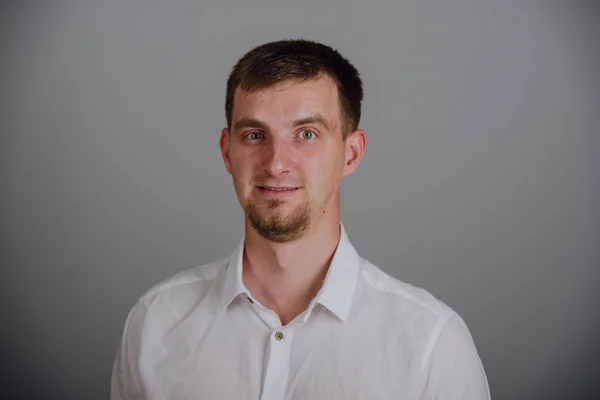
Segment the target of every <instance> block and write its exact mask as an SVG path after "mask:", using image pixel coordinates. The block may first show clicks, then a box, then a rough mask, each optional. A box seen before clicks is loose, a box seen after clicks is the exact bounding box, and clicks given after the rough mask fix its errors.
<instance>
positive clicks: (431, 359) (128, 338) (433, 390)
mask: <svg viewBox="0 0 600 400" xmlns="http://www.w3.org/2000/svg"><path fill="white" fill-rule="evenodd" d="M340 227H341V228H340V229H341V239H340V242H339V244H338V247H337V249H336V252H335V255H334V257H333V260H332V262H331V265H330V267H329V270H328V272H327V276H326V279H325V282H324V284H323V286H322V288H321V290H320V291H319V293H318V294H317V295H316V296H315V298H314V299H313V300H312V302H311V304H310V306H309V307H308V308H307V309H306V311H304V312H303V313H302V314H300V315H298V316H297V317H296V318H295V319H294V320H293V321H291V322H290V323H289V324H288V325H287V326H281V322H280V320H279V317H278V316H277V314H275V313H274V312H273V311H270V310H269V309H267V308H265V307H263V306H262V305H261V304H260V303H259V302H258V301H257V300H256V299H255V298H253V297H252V294H251V293H250V292H249V291H248V289H247V288H246V287H245V286H244V284H243V282H242V255H243V250H244V239H243V238H242V241H241V243H240V244H239V246H238V247H237V249H236V250H235V251H234V252H233V254H232V255H231V256H229V257H227V258H224V259H222V260H219V261H215V262H212V263H210V264H207V265H203V266H200V267H197V268H194V269H190V270H187V271H184V272H182V273H179V274H178V275H175V276H174V277H172V278H170V279H168V280H166V281H164V282H162V283H160V284H158V285H156V286H155V287H153V288H152V289H150V290H149V291H147V292H146V293H145V294H144V295H143V296H142V297H141V298H140V300H139V301H138V302H137V303H136V304H135V306H134V307H133V308H132V310H131V311H130V313H129V315H128V317H127V320H126V322H125V327H124V332H123V337H122V342H121V345H120V347H119V349H118V352H117V356H116V358H115V363H114V368H113V373H112V379H111V399H112V400H121V399H123V400H125V399H128V400H130V399H148V400H159V399H161V400H167V399H168V400H183V399H199V400H209V399H210V400H213V399H214V400H226V399H236V400H242V399H248V400H250V399H252V400H255V399H262V400H276V399H277V400H283V399H285V400H304V399H307V400H308V399H310V400H321V399H323V400H335V399H344V400H345V399H377V400H384V399H443V400H451V399H469V400H471V399H472V400H480V399H485V400H487V399H489V398H490V393H489V388H488V383H487V379H486V375H485V372H484V369H483V366H482V363H481V360H480V358H479V355H478V353H477V350H476V348H475V345H474V343H473V340H472V337H471V334H470V332H469V330H468V328H467V326H466V325H465V323H464V322H463V320H462V319H461V317H460V316H459V315H457V314H456V313H455V312H454V311H453V310H452V309H450V308H449V307H448V306H446V305H445V304H443V303H442V302H441V301H439V300H437V299H436V298H434V297H433V296H432V295H431V294H429V293H428V292H427V291H425V290H423V289H419V288H416V287H414V286H412V285H409V284H407V283H403V282H401V281H399V280H397V279H395V278H393V277H391V276H390V275H388V274H386V273H384V272H383V271H382V270H380V269H379V268H378V267H376V266H374V265H373V264H371V263H370V262H368V261H367V260H365V259H362V258H361V257H359V255H358V254H357V252H356V250H355V248H354V247H353V246H352V244H351V243H350V241H349V240H348V237H347V235H346V232H345V230H344V227H343V225H341V224H340Z"/></svg>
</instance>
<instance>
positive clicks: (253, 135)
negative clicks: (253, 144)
mask: <svg viewBox="0 0 600 400" xmlns="http://www.w3.org/2000/svg"><path fill="white" fill-rule="evenodd" d="M262 136H263V134H262V133H260V132H250V133H248V134H247V135H246V137H247V138H248V139H250V140H258V139H262Z"/></svg>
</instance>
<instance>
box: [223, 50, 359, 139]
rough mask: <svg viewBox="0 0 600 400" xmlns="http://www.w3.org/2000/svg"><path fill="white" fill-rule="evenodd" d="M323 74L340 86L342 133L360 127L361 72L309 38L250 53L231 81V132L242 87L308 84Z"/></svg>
mask: <svg viewBox="0 0 600 400" xmlns="http://www.w3.org/2000/svg"><path fill="white" fill-rule="evenodd" d="M322 74H327V75H329V76H330V77H331V78H332V79H333V80H334V81H335V83H336V84H337V87H338V97H339V100H340V110H341V115H342V134H343V135H344V138H345V137H346V135H347V134H348V133H350V132H352V131H354V130H356V129H357V128H358V124H359V122H360V115H361V103H362V100H363V87H362V81H361V78H360V75H359V73H358V70H357V69H356V68H355V67H354V66H353V65H352V64H351V63H350V62H349V61H348V60H347V59H346V58H344V57H343V56H342V55H341V54H340V53H339V52H338V51H337V50H334V49H332V48H331V47H329V46H326V45H324V44H321V43H317V42H314V41H311V40H305V39H287V40H280V41H276V42H270V43H265V44H263V45H260V46H258V47H255V48H253V49H252V50H250V51H249V52H248V53H246V54H245V55H244V56H243V57H242V58H241V59H240V60H239V61H238V62H237V63H236V65H235V66H234V67H233V69H232V71H231V73H230V75H229V78H228V79H227V92H226V95H225V116H226V118H227V126H228V128H230V129H231V118H232V114H233V98H234V94H235V91H236V89H237V88H238V87H239V88H241V89H242V90H244V91H252V90H258V89H264V88H267V87H270V86H272V85H275V84H278V83H281V82H284V81H288V80H296V81H308V80H311V79H317V78H319V77H320V76H321V75H322Z"/></svg>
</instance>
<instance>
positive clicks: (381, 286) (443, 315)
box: [361, 259, 456, 320]
mask: <svg viewBox="0 0 600 400" xmlns="http://www.w3.org/2000/svg"><path fill="white" fill-rule="evenodd" d="M361 277H362V279H363V280H364V282H365V283H366V284H367V285H368V286H369V287H370V288H371V289H373V290H374V291H375V292H377V293H379V294H380V295H382V296H386V297H388V298H389V301H390V302H391V303H392V304H394V303H396V305H402V307H403V308H404V309H406V308H408V309H411V310H412V311H414V312H417V313H423V314H426V315H430V316H431V317H433V318H435V319H440V320H447V319H449V318H450V317H452V316H453V315H456V312H455V311H454V310H453V309H452V308H451V307H449V306H448V305H447V304H446V303H444V302H443V301H441V300H440V299H438V298H437V297H435V296H434V295H433V294H432V293H430V292H429V291H427V290H426V289H424V288H421V287H418V286H414V285H412V284H410V283H408V282H404V281H401V280H399V279H397V278H395V277H393V276H391V275H390V274H388V273H386V272H384V271H383V270H382V269H380V268H379V267H377V266H375V265H373V264H372V263H371V262H369V261H368V260H364V259H361Z"/></svg>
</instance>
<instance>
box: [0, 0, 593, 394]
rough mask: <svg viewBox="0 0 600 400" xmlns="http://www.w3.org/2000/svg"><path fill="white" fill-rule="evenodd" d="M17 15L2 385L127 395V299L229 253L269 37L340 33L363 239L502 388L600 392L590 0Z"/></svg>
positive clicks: (111, 6) (350, 195)
mask: <svg viewBox="0 0 600 400" xmlns="http://www.w3.org/2000/svg"><path fill="white" fill-rule="evenodd" d="M1 7H2V8H1V16H0V35H1V36H0V60H1V62H0V129H1V139H0V190H1V196H0V199H1V203H0V234H1V240H0V255H1V261H2V272H1V274H2V275H1V280H0V282H1V287H0V293H1V310H2V315H1V319H0V343H1V346H2V347H1V351H2V353H1V356H0V360H1V370H0V376H1V378H0V382H1V385H2V388H1V390H0V391H1V393H0V398H2V399H4V398H7V399H8V398H9V399H38V398H39V399H86V400H95V399H98V400H100V399H107V398H108V391H109V378H110V371H111V368H112V362H113V358H114V356H115V352H116V349H117V345H118V343H119V340H120V335H121V332H122V328H123V324H124V320H125V317H126V315H127V313H128V312H129V309H130V308H131V306H132V305H133V304H134V303H135V302H136V301H137V299H138V298H139V297H140V296H141V295H142V294H143V293H144V292H145V291H146V290H147V289H148V288H149V287H151V286H153V285H154V284H156V283H158V282H160V281H162V280H163V279H166V278H168V277H170V276H171V275H173V274H175V273H177V272H179V271H182V270H184V269H188V268H192V267H194V266H197V265H200V264H204V263H207V262H210V261H212V260H214V259H217V258H220V257H222V256H224V255H227V254H229V253H230V252H231V251H232V250H233V248H234V246H235V245H237V243H238V241H239V239H240V235H241V234H242V229H243V214H242V211H241V209H240V207H239V204H238V202H237V198H236V197H235V193H234V191H233V186H232V182H231V178H230V177H229V175H228V174H227V172H226V170H225V168H224V166H223V163H222V160H221V156H220V153H219V148H218V137H219V134H220V130H221V128H222V127H223V126H224V124H225V117H224V100H225V98H224V96H225V81H226V79H227V75H228V73H229V71H230V69H231V67H232V66H233V64H234V63H235V61H236V60H237V59H238V58H239V57H240V56H242V55H243V54H244V53H245V52H246V51H248V50H249V49H250V48H252V47H253V46H256V45H259V44H261V43H264V42H266V41H271V40H276V39H281V38H296V37H303V38H308V39H314V40H319V41H322V42H324V43H326V44H329V45H331V46H333V47H335V48H337V49H338V50H339V51H340V52H341V53H342V54H344V55H345V56H347V57H348V58H349V59H350V60H351V61H352V62H353V63H354V64H355V65H356V66H357V68H358V69H359V70H360V72H361V74H362V78H363V80H364V85H365V100H364V111H363V113H364V114H363V119H362V121H361V127H362V128H364V129H365V130H366V132H367V135H368V138H369V148H368V150H367V153H366V155H365V158H364V159H363V162H362V164H361V165H360V167H359V169H358V171H357V172H356V173H355V175H353V176H351V177H349V178H348V179H346V180H345V181H344V183H343V185H342V221H343V223H344V225H345V227H346V229H347V232H348V235H349V237H350V239H351V241H352V242H353V243H354V245H355V246H356V248H357V249H358V251H359V253H360V254H361V255H362V256H363V257H364V258H367V259H368V260H370V261H371V262H373V263H375V264H376V265H378V266H379V267H380V268H382V269H383V270H384V271H386V272H388V273H389V274H391V275H393V276H394V277H396V278H398V279H401V280H403V281H405V282H409V283H411V284H413V285H416V286H419V287H423V288H425V289H427V290H428V291H430V292H431V293H433V294H434V295H435V296H436V297H438V298H439V299H440V300H442V301H444V302H445V303H446V304H448V305H449V306H450V307H452V308H453V309H455V310H456V311H457V312H458V313H459V314H460V315H461V316H462V317H463V318H464V319H465V321H466V322H467V324H468V326H469V328H470V329H471V333H472V334H473V337H474V340H475V342H476V345H477V347H478V349H479V353H480V355H481V358H482V360H483V363H484V366H485V369H486V372H487V376H488V379H489V383H490V387H491V392H492V398H494V399H495V400H496V399H498V400H499V399H509V400H520V399H523V400H525V399H592V398H596V399H597V398H600V397H595V396H594V395H598V394H600V387H599V382H600V376H599V369H598V357H599V356H600V351H599V350H600V346H599V341H600V339H599V337H600V312H599V311H598V304H599V302H600V295H599V294H598V285H599V283H600V250H599V249H600V161H599V157H600V140H599V133H600V132H599V126H600V116H599V109H600V90H599V89H600V84H599V83H598V80H599V78H600V73H599V71H600V47H599V46H600V45H599V43H600V32H599V30H598V29H597V27H596V26H597V25H598V24H600V18H599V14H598V9H599V8H600V7H597V6H596V5H595V4H594V3H593V2H582V1H562V2H558V1H556V2H554V1H527V0H519V1H516V0H515V1H513V0H502V1H494V2H492V1H481V0H479V1H476V0H473V1H464V0H452V1H447V0H439V1H417V0H414V1H391V0H388V1H374V0H371V1H357V0H350V1H342V0H336V1H322V0H304V1H293V2H290V1H278V0H254V1H224V0H219V1H216V0H215V1H201V0H194V1H192V0H177V1H174V0H170V1H166V0H165V1H160V0H135V1H133V0H129V1H117V0H111V1H109V0H107V1H83V0H82V1H20V2H16V1H14V2H12V3H10V2H9V3H7V2H3V5H2V6H1Z"/></svg>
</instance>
